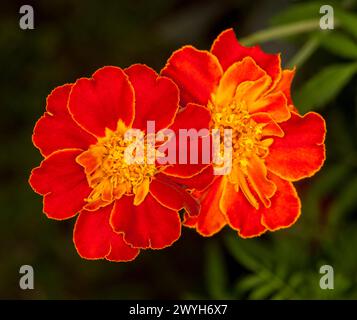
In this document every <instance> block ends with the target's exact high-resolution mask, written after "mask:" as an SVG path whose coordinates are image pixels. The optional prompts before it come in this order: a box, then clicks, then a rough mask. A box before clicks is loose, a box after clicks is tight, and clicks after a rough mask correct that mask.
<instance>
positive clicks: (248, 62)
mask: <svg viewBox="0 0 357 320" xmlns="http://www.w3.org/2000/svg"><path fill="white" fill-rule="evenodd" d="M265 75H266V72H265V71H264V70H263V69H262V68H260V67H259V66H258V65H257V64H256V63H255V61H254V60H253V59H252V58H251V57H245V58H244V59H243V60H242V61H238V62H235V63H234V64H232V65H231V66H230V67H229V68H228V69H227V70H226V71H225V72H224V74H223V77H222V79H221V81H220V82H219V86H218V88H217V91H216V92H215V94H214V104H215V105H216V106H217V107H218V108H222V107H225V106H227V105H229V104H230V103H231V102H232V100H233V98H234V97H235V95H236V91H237V88H238V86H239V85H240V84H241V83H243V82H246V81H249V82H250V81H256V80H258V79H259V78H262V77H264V76H265ZM264 79H266V77H264ZM262 86H263V84H262ZM258 89H259V88H258Z"/></svg>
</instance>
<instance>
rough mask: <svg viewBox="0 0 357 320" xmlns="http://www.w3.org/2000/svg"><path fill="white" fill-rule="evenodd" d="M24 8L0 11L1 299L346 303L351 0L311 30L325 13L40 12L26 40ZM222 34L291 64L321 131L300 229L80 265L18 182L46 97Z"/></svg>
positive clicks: (353, 125)
mask: <svg viewBox="0 0 357 320" xmlns="http://www.w3.org/2000/svg"><path fill="white" fill-rule="evenodd" d="M22 4H24V3H21V2H20V1H19V2H18V1H6V2H5V3H2V4H1V12H0V48H1V50H0V61H1V75H2V76H1V78H0V81H1V86H0V96H1V111H2V112H1V117H0V124H1V126H0V133H1V134H0V136H1V145H2V151H1V153H0V177H1V179H0V188H1V189H0V203H1V209H0V211H1V214H0V252H1V256H0V259H1V260H0V297H1V298H23V299H34V298H35V299H38V298H40V299H45V298H52V299H59V298H69V299H76V298H96V299H104V298H119V299H126V298H147V299H151V298H210V299H225V298H228V299H265V298H271V299H342V298H346V299H356V298H357V286H356V284H357V272H356V271H357V257H356V253H355V252H356V249H355V246H356V244H357V220H356V210H357V169H356V166H357V145H356V141H357V139H356V138H357V90H356V89H357V77H356V72H357V12H356V8H357V5H356V1H354V0H346V1H329V4H332V5H333V8H334V9H335V20H336V28H335V30H330V31H322V30H320V29H319V28H318V21H319V19H320V16H321V15H320V14H319V8H320V7H321V5H323V4H325V3H324V1H288V0H279V1H269V0H259V1H255V2H253V1H243V0H225V1H214V0H212V1H179V0H167V1H159V0H152V1H114V0H113V1H105V2H104V1H102V2H98V1H84V0H81V1H69V0H53V1H45V0H39V1H36V2H35V3H34V4H33V6H34V10H35V30H27V31H24V30H21V29H20V28H19V27H18V19H19V14H18V10H19V8H20V6H21V5H22ZM26 4H31V3H28V2H27V3H26ZM232 26H233V27H234V28H235V30H236V31H237V33H238V36H239V37H240V38H242V41H243V42H244V43H247V44H250V45H251V44H256V43H259V44H262V46H263V48H264V49H265V50H266V51H269V52H281V53H282V58H283V64H284V65H285V66H288V67H291V66H293V65H296V66H297V75H296V79H295V81H294V86H293V97H294V101H295V103H296V106H297V108H298V109H299V110H300V111H301V112H302V113H305V112H307V111H310V110H318V111H319V112H321V113H322V114H323V116H324V117H325V118H326V120H327V127H328V134H327V161H326V164H325V166H324V168H323V169H322V170H321V171H320V172H319V173H318V174H317V175H316V176H314V177H313V178H311V179H308V180H306V181H301V182H299V183H297V188H298V191H299V194H300V195H301V199H302V206H303V209H302V215H301V217H300V219H299V220H298V222H297V223H296V224H295V225H294V226H293V227H291V228H290V229H289V230H281V231H278V232H276V233H272V234H266V235H263V236H261V237H260V238H257V239H249V240H243V239H239V238H238V236H237V234H236V233H235V232H234V231H232V230H228V228H225V229H224V230H223V231H222V232H220V233H219V234H218V235H216V236H214V237H212V238H208V239H207V238H203V237H200V236H199V235H197V234H196V233H195V232H194V231H193V230H189V229H185V230H184V232H183V235H182V238H181V239H180V241H178V242H177V243H176V244H174V245H173V246H172V247H170V248H167V249H165V250H160V251H147V252H143V253H142V254H141V255H140V256H139V257H138V259H137V260H135V261H134V262H132V263H127V264H115V263H110V262H105V261H85V260H82V259H81V258H80V257H79V256H78V255H77V253H76V251H75V249H74V246H73V244H72V240H71V234H72V228H73V223H74V221H73V220H71V221H65V222H57V221H51V220H49V219H47V218H46V217H45V216H44V215H43V214H41V211H42V208H41V207H42V203H41V199H40V197H39V196H37V195H35V194H34V193H33V192H32V190H31V189H30V187H29V186H28V183H27V179H28V176H29V173H30V170H31V168H33V167H35V166H37V165H38V163H39V162H40V160H41V157H40V155H39V153H38V151H37V150H35V148H34V147H33V145H32V143H31V133H32V129H33V126H34V123H35V121H36V120H37V119H38V118H39V117H40V116H41V114H42V113H43V112H44V108H45V97H46V96H47V94H48V93H49V92H50V91H51V90H52V89H53V88H54V87H56V86H58V85H61V84H63V83H66V82H71V81H74V80H75V79H76V78H79V77H82V76H89V75H90V74H92V73H93V72H94V71H95V70H96V69H97V68H99V67H101V66H104V65H119V66H121V67H127V66H128V65H130V64H132V63H136V62H141V63H146V64H148V65H150V66H152V67H154V68H155V69H156V70H157V71H159V70H160V68H161V67H162V66H163V65H164V64H165V60H166V59H167V58H168V57H169V55H170V52H172V51H173V50H175V49H177V48H178V47H180V46H181V45H184V44H187V43H191V44H194V45H195V46H197V47H199V48H202V49H208V48H209V46H210V43H211V42H212V40H213V39H214V38H215V36H216V35H217V34H218V33H219V32H221V31H222V30H224V29H225V28H228V27H232ZM23 264H30V265H32V266H33V267H34V269H35V290H32V291H23V290H20V288H19V286H18V280H19V273H18V271H19V268H20V266H21V265H23ZM324 264H329V265H331V266H333V267H334V270H335V284H334V287H335V289H334V290H321V289H320V287H319V280H320V277H321V274H319V268H320V267H321V266H322V265H324Z"/></svg>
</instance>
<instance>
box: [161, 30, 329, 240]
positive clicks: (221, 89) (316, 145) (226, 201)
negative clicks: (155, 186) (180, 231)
mask: <svg viewBox="0 0 357 320" xmlns="http://www.w3.org/2000/svg"><path fill="white" fill-rule="evenodd" d="M161 74H162V75H165V76H168V77H170V78H171V79H173V80H174V81H175V83H176V84H177V85H178V87H179V88H180V94H181V103H182V105H185V104H186V103H196V104H200V105H202V106H205V107H206V108H207V109H208V110H210V112H211V114H212V121H211V125H210V126H211V128H215V129H219V130H221V131H223V129H231V130H232V140H233V141H232V169H231V171H230V173H229V174H227V175H225V176H216V177H215V180H214V182H213V183H212V184H211V185H210V187H209V188H207V189H206V190H205V191H204V192H198V193H197V194H198V196H199V198H200V200H201V211H200V214H199V216H196V217H190V216H187V215H186V221H185V224H186V225H187V226H191V227H195V228H196V229H197V231H198V232H199V233H201V234H202V235H204V236H210V235H212V234H214V233H216V232H218V231H219V230H220V229H221V228H222V227H223V226H225V225H226V224H227V223H228V224H229V225H230V226H231V227H232V228H233V229H235V230H237V231H238V233H239V235H241V236H242V237H253V236H257V235H260V234H262V233H263V232H265V231H266V230H271V231H274V230H277V229H280V228H286V227H289V226H291V225H292V224H293V223H294V222H295V221H296V220H297V218H298V217H299V215H300V209H301V208H300V207H301V206H300V200H299V197H298V195H297V193H296V190H295V188H294V186H293V184H292V182H293V181H297V180H300V179H303V178H306V177H310V176H312V175H313V174H314V173H315V172H317V171H318V170H319V169H320V168H321V166H322V164H323V162H324V160H325V146H324V139H325V132H326V127H325V122H324V120H323V118H322V117H321V116H320V115H318V114H317V113H314V112H309V113H307V114H305V115H303V116H302V115H299V114H298V111H297V109H296V108H295V107H294V106H293V102H292V100H291V96H290V86H291V82H292V79H293V76H294V70H282V69H281V65H280V56H279V55H273V54H266V53H264V52H263V51H262V50H261V49H260V48H259V47H258V46H256V47H251V48H247V47H244V46H242V45H240V44H239V43H238V41H237V39H236V37H235V34H234V31H233V30H232V29H229V30H226V31H224V32H222V33H221V34H220V35H219V36H218V38H217V39H216V40H215V41H214V43H213V46H212V48H211V50H210V52H208V51H201V50H197V49H195V48H194V47H192V46H185V47H183V48H182V49H180V50H178V51H176V52H174V54H173V55H172V56H171V57H170V59H169V60H168V63H167V65H166V66H165V68H164V69H163V70H162V73H161Z"/></svg>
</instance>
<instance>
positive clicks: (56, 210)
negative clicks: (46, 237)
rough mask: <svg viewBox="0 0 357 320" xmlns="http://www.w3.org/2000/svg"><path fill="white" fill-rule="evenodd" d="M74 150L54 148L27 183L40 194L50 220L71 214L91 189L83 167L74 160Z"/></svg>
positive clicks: (60, 218) (81, 204)
mask: <svg viewBox="0 0 357 320" xmlns="http://www.w3.org/2000/svg"><path fill="white" fill-rule="evenodd" d="M81 152H82V151H81V150H78V149H69V150H62V151H56V152H54V153H52V154H51V155H50V156H49V157H48V158H46V159H45V160H43V161H42V162H41V165H40V166H39V167H37V168H35V169H33V170H32V172H31V176H30V180H29V183H30V185H31V186H32V188H33V189H34V191H35V192H37V193H39V194H41V195H44V200H43V203H44V204H43V211H44V212H45V213H46V215H47V216H48V217H49V218H52V219H58V220H62V219H68V218H71V217H73V216H74V215H76V214H77V212H79V211H80V210H81V209H82V207H83V206H84V205H85V201H84V199H85V198H86V197H87V196H88V195H89V193H90V192H91V188H90V187H89V186H88V183H87V178H86V176H85V174H84V171H83V168H82V167H81V166H80V165H79V164H77V163H76V157H77V156H78V155H79V154H80V153H81Z"/></svg>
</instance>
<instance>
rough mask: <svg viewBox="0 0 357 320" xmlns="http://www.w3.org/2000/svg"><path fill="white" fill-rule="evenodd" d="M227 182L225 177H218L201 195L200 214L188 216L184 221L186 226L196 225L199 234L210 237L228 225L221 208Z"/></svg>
mask: <svg viewBox="0 0 357 320" xmlns="http://www.w3.org/2000/svg"><path fill="white" fill-rule="evenodd" d="M225 183H226V179H225V178H224V177H218V178H217V179H216V180H215V182H214V183H213V184H212V185H211V187H210V188H209V189H208V190H207V191H206V192H204V193H203V194H202V196H201V197H200V201H201V210H200V214H199V215H198V216H197V217H193V218H192V219H191V218H190V217H187V216H186V217H185V222H184V224H185V225H186V226H189V227H193V226H195V227H196V230H197V232H198V233H199V234H201V235H202V236H205V237H209V236H212V235H214V234H215V233H217V232H219V231H220V230H221V229H222V228H223V227H224V226H225V225H226V218H225V216H224V215H223V214H222V212H221V210H220V208H219V201H220V198H221V195H222V190H223V188H224V185H225ZM191 220H192V221H191Z"/></svg>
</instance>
